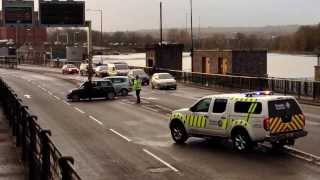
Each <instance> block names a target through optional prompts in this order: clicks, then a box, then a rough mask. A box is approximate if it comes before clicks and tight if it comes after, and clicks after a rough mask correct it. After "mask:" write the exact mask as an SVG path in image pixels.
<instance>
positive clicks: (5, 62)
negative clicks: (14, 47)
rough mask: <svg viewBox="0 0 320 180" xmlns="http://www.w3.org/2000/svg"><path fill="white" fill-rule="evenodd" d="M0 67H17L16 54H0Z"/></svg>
mask: <svg viewBox="0 0 320 180" xmlns="http://www.w3.org/2000/svg"><path fill="white" fill-rule="evenodd" d="M0 67H1V68H9V69H16V68H17V67H18V60H17V57H16V56H0Z"/></svg>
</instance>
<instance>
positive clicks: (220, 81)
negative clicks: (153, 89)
mask: <svg viewBox="0 0 320 180" xmlns="http://www.w3.org/2000/svg"><path fill="white" fill-rule="evenodd" d="M131 68H132V69H136V68H139V69H144V70H145V72H146V73H148V74H149V75H151V74H153V73H160V72H165V73H170V74H171V75H173V76H174V77H175V78H176V80H177V81H179V82H182V83H187V84H188V83H189V84H195V85H199V86H204V87H211V88H230V89H240V90H251V91H256V90H270V91H274V92H276V93H281V94H284V95H293V96H297V97H298V99H306V100H313V101H319V100H320V82H319V81H303V80H292V79H284V78H265V77H248V76H234V75H221V74H204V73H194V72H185V71H177V70H169V69H154V68H148V67H136V66H132V67H131Z"/></svg>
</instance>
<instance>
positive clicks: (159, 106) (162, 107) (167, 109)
mask: <svg viewBox="0 0 320 180" xmlns="http://www.w3.org/2000/svg"><path fill="white" fill-rule="evenodd" d="M156 106H157V107H158V108H160V109H163V110H166V111H170V112H171V111H173V109H170V108H167V107H164V106H161V105H156Z"/></svg>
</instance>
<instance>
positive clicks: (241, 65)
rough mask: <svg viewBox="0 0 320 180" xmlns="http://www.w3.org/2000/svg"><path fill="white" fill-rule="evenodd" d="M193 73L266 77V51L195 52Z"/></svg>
mask: <svg viewBox="0 0 320 180" xmlns="http://www.w3.org/2000/svg"><path fill="white" fill-rule="evenodd" d="M192 64H193V71H194V72H200V73H208V74H229V75H240V76H253V77H266V76H267V51H266V50H195V51H194V59H193V63H192Z"/></svg>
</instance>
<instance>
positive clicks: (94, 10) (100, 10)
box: [86, 9, 103, 47]
mask: <svg viewBox="0 0 320 180" xmlns="http://www.w3.org/2000/svg"><path fill="white" fill-rule="evenodd" d="M86 11H92V12H99V13H100V46H101V47H102V46H103V11H102V9H87V10H86Z"/></svg>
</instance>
